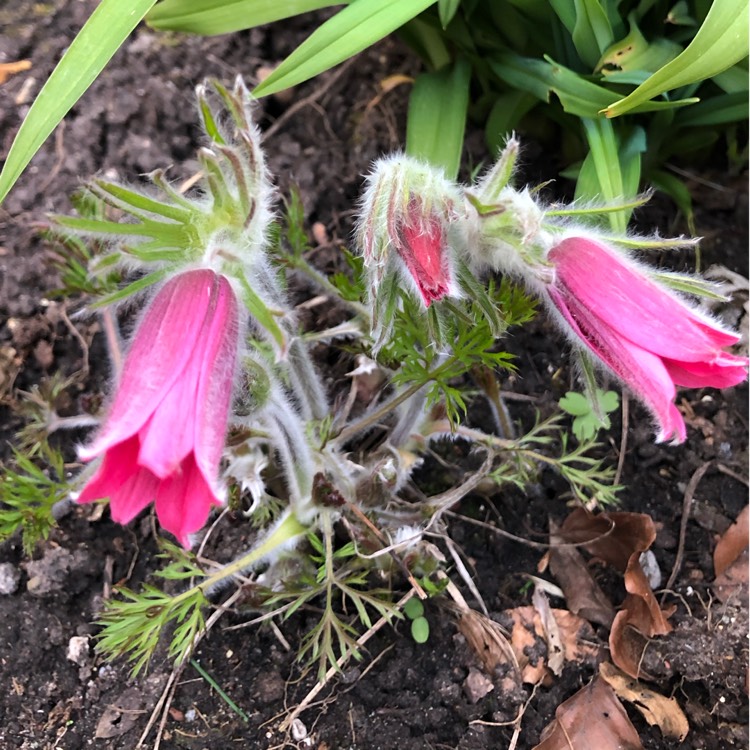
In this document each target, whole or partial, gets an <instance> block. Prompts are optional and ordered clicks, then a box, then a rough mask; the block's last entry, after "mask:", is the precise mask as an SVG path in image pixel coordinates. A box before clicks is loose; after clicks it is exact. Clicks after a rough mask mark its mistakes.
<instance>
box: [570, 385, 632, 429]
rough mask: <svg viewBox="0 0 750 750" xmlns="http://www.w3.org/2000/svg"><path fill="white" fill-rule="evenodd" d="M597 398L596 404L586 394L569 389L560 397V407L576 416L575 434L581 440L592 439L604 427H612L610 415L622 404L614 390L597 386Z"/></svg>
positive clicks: (574, 423)
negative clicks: (603, 389)
mask: <svg viewBox="0 0 750 750" xmlns="http://www.w3.org/2000/svg"><path fill="white" fill-rule="evenodd" d="M596 399H597V401H598V404H597V405H594V404H593V403H592V402H591V401H590V400H589V399H588V398H586V396H585V395H584V394H582V393H576V392H575V391H568V393H566V394H565V395H564V396H563V397H562V398H561V399H560V408H561V409H562V410H563V411H565V412H567V413H568V414H570V415H571V416H573V417H574V419H573V434H574V435H575V436H576V437H577V438H578V440H579V441H581V442H583V441H584V440H591V439H592V438H593V437H594V436H595V435H596V433H597V432H599V430H600V429H601V428H602V427H603V428H604V429H605V430H608V429H609V428H610V427H611V422H610V419H609V416H608V415H609V414H611V413H612V412H613V411H616V410H617V408H618V407H619V405H620V398H619V396H618V395H617V394H616V393H615V392H614V391H606V392H605V391H602V390H601V389H600V388H597V389H596ZM596 406H598V407H599V408H598V409H597V408H596Z"/></svg>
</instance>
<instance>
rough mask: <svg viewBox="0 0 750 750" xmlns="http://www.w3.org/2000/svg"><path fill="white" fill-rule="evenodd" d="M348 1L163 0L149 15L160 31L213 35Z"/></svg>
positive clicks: (154, 25)
mask: <svg viewBox="0 0 750 750" xmlns="http://www.w3.org/2000/svg"><path fill="white" fill-rule="evenodd" d="M345 1H346V0H337V1H336V0H284V2H279V0H162V1H161V2H160V3H159V4H158V5H156V6H155V7H154V8H153V9H152V10H151V12H150V13H149V14H148V15H147V16H146V23H148V25H149V26H151V28H153V29H159V30H160V31H187V32H190V33H192V34H202V35H203V36H212V35H214V34H228V33H230V32H233V31H241V30H242V29H252V28H254V27H255V26H262V25H263V24H265V23H272V22H273V21H279V20H281V19H282V18H291V17H292V16H299V15H301V14H302V13H308V12H309V11H311V10H318V9H319V8H328V7H330V6H331V5H341V4H342V3H343V2H345Z"/></svg>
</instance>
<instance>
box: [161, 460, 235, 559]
mask: <svg viewBox="0 0 750 750" xmlns="http://www.w3.org/2000/svg"><path fill="white" fill-rule="evenodd" d="M212 505H221V500H220V498H218V497H217V496H216V495H215V494H214V492H213V490H212V489H211V487H210V486H209V484H208V483H207V482H206V480H205V479H204V477H203V474H202V473H201V471H200V470H199V469H198V467H197V465H196V463H195V458H194V457H193V456H192V455H190V456H188V457H187V458H186V459H185V460H184V461H183V463H182V467H181V469H180V471H177V472H175V473H174V474H173V475H172V476H171V477H169V478H167V479H164V480H163V481H162V482H161V484H160V485H159V489H158V492H157V495H156V515H157V517H158V518H159V523H160V524H161V525H162V526H163V527H164V528H165V529H166V530H167V531H169V532H171V533H172V534H174V535H175V536H176V537H177V539H178V540H179V542H180V544H182V546H183V547H185V548H186V549H187V548H189V547H190V539H189V536H190V534H193V533H195V532H196V531H198V530H199V529H201V528H202V527H203V526H204V525H205V523H206V519H207V518H208V514H209V512H210V511H211V506H212Z"/></svg>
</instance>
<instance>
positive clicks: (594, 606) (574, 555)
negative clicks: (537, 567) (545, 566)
mask: <svg viewBox="0 0 750 750" xmlns="http://www.w3.org/2000/svg"><path fill="white" fill-rule="evenodd" d="M557 531H558V527H557V526H556V524H555V522H554V521H552V520H551V519H550V542H551V544H552V545H555V544H560V543H562V542H563V541H564V540H563V539H562V538H561V537H560V536H559V535H558V534H557V533H556V532H557ZM547 554H548V555H549V568H550V573H552V575H553V576H554V578H555V580H556V581H557V582H558V583H559V584H560V588H561V589H562V590H563V593H564V594H565V602H566V604H567V605H568V608H569V609H570V611H571V612H572V613H573V614H575V615H579V616H580V617H583V618H584V619H585V620H588V621H589V622H596V623H598V624H599V625H606V626H607V627H609V626H610V625H612V620H613V619H614V617H615V610H614V607H613V606H612V603H611V602H610V601H609V599H608V598H607V595H606V594H605V593H604V592H603V591H602V590H601V589H600V588H599V586H598V585H597V583H596V581H594V579H593V577H592V576H591V573H590V572H589V569H588V566H587V565H586V562H585V561H584V559H583V556H582V555H581V553H580V552H579V551H578V549H577V548H576V547H556V546H552V547H551V548H550V550H549V551H548V553H547Z"/></svg>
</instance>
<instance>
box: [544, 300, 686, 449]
mask: <svg viewBox="0 0 750 750" xmlns="http://www.w3.org/2000/svg"><path fill="white" fill-rule="evenodd" d="M548 291H549V296H550V299H551V300H552V302H553V303H554V305H555V307H556V308H557V310H558V311H559V312H560V313H561V314H562V316H563V318H564V319H565V321H566V322H567V323H568V325H569V326H570V327H571V328H572V329H573V332H574V333H575V335H576V336H577V337H578V338H579V339H580V341H581V342H582V343H584V344H585V345H586V346H587V347H588V348H589V349H590V350H591V351H592V352H593V353H594V354H595V355H596V356H597V357H598V358H599V359H601V360H602V362H604V364H605V365H607V367H609V368H610V370H612V372H614V373H615V375H617V376H618V377H619V378H620V379H621V380H622V382H623V383H625V385H626V386H628V388H629V389H630V390H631V391H632V392H633V393H634V394H635V395H636V396H637V397H638V398H639V399H640V400H641V401H643V403H644V404H645V405H646V406H647V407H648V409H649V410H650V411H651V412H652V414H653V415H654V417H655V418H656V421H657V422H658V424H659V428H660V429H659V435H658V437H657V439H658V440H659V441H660V442H661V441H663V440H669V439H670V438H672V436H674V438H675V441H676V442H683V441H684V440H685V437H686V435H687V432H686V428H685V422H684V420H683V418H682V415H681V414H680V412H679V411H678V410H677V407H676V406H675V405H674V403H673V402H674V398H675V395H676V389H675V386H674V383H673V382H672V379H671V378H670V376H669V373H668V372H667V369H666V367H665V366H664V363H663V362H662V360H661V359H660V358H659V357H657V356H656V355H655V354H652V353H651V352H649V351H646V350H645V349H642V348H641V347H639V346H637V345H636V344H633V343H632V342H631V341H628V340H627V339H625V338H623V337H622V336H620V335H619V333H618V332H617V331H615V330H613V329H612V328H610V327H609V326H608V325H607V324H606V323H604V322H603V321H601V320H599V319H597V318H596V317H595V316H594V315H592V314H591V313H590V312H589V311H588V310H587V309H586V308H585V307H584V306H583V305H581V304H579V302H578V300H575V299H566V298H565V297H564V296H563V295H562V294H561V293H560V292H559V291H558V290H557V289H555V288H554V287H550V288H549V289H548Z"/></svg>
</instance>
